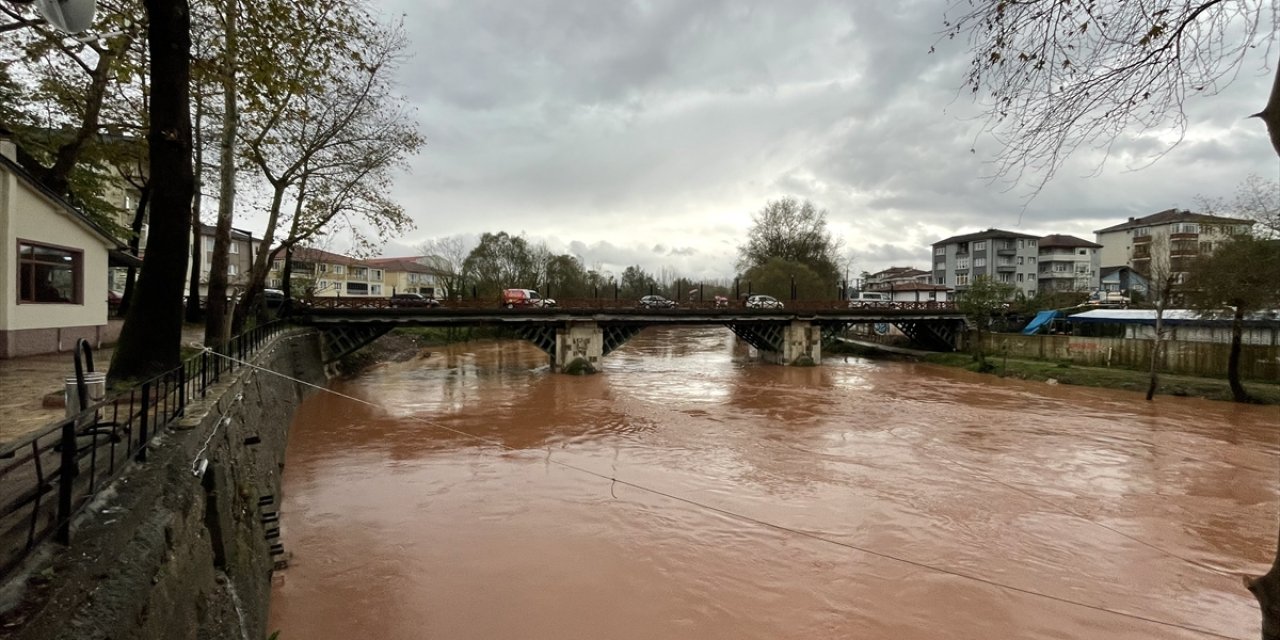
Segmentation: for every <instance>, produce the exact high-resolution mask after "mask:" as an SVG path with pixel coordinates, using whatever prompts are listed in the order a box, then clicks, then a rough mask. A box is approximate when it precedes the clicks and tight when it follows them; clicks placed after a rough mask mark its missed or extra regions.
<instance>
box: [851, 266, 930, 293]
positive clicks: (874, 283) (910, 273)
mask: <svg viewBox="0 0 1280 640" xmlns="http://www.w3.org/2000/svg"><path fill="white" fill-rule="evenodd" d="M931 280H933V276H932V274H930V273H929V272H928V271H921V270H920V269H917V268H915V267H889V268H888V269H885V270H884V271H878V272H876V273H873V274H871V275H869V276H867V278H866V279H865V280H863V282H862V288H863V289H864V290H866V291H881V290H887V289H890V288H893V286H894V285H901V284H905V283H908V282H918V283H920V284H929V283H930V281H931Z"/></svg>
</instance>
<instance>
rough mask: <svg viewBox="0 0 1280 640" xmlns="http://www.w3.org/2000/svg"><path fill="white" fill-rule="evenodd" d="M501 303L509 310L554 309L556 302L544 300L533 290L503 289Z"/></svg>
mask: <svg viewBox="0 0 1280 640" xmlns="http://www.w3.org/2000/svg"><path fill="white" fill-rule="evenodd" d="M499 303H500V304H501V305H502V306H504V307H506V308H508V309H514V308H515V307H554V306H556V301H555V300H554V299H552V298H544V297H542V296H541V295H539V294H538V292H537V291H534V290H533V289H503V290H502V299H501V300H500V301H499Z"/></svg>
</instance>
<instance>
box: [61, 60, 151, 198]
mask: <svg viewBox="0 0 1280 640" xmlns="http://www.w3.org/2000/svg"><path fill="white" fill-rule="evenodd" d="M117 42H118V43H119V44H120V48H119V49H116V48H112V47H111V46H110V45H108V47H107V50H106V51H105V52H104V53H102V54H101V55H99V56H98V63H97V64H96V65H94V67H93V73H92V74H90V82H89V91H88V93H87V94H86V97H85V110H84V120H83V121H82V122H81V123H80V128H79V129H76V132H75V135H74V136H72V138H71V140H70V141H68V142H67V143H66V144H63V145H62V146H60V147H58V151H57V154H56V156H55V158H54V161H53V166H52V167H49V170H48V171H45V172H44V173H43V175H41V176H40V182H42V183H43V184H44V185H45V186H46V187H49V188H50V189H52V190H54V191H56V192H57V193H58V194H59V195H66V193H67V191H68V185H67V177H68V176H69V175H70V174H71V170H72V169H74V168H75V167H76V162H77V161H78V160H79V159H80V152H81V151H83V150H84V147H85V145H86V144H88V142H89V139H90V138H92V137H93V136H94V135H96V134H97V133H98V120H99V118H100V116H101V115H102V101H103V98H104V97H105V96H106V94H107V86H108V84H109V82H110V81H111V80H112V77H113V74H112V73H111V67H112V66H113V65H114V64H115V61H116V59H117V58H119V57H120V53H121V52H122V51H124V50H125V49H127V48H128V47H129V43H130V39H129V38H124V39H121V40H118V41H117Z"/></svg>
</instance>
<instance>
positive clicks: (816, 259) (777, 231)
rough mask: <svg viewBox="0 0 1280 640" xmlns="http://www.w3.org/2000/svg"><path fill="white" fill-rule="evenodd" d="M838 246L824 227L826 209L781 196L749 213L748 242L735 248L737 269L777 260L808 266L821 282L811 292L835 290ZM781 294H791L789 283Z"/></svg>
mask: <svg viewBox="0 0 1280 640" xmlns="http://www.w3.org/2000/svg"><path fill="white" fill-rule="evenodd" d="M840 246H841V242H840V241H839V240H836V239H835V238H833V237H832V236H831V232H830V231H828V230H827V212H826V210H825V209H824V210H819V209H818V208H817V207H815V206H814V205H813V203H812V202H809V201H808V200H805V201H804V202H800V201H798V200H796V199H795V198H790V197H788V198H783V199H781V200H776V201H771V202H769V203H767V204H765V206H764V208H763V209H761V210H760V211H759V212H758V213H756V214H755V215H754V216H752V226H751V231H750V232H748V235H747V242H746V244H744V245H742V246H740V247H738V269H739V270H740V271H742V272H743V273H744V274H745V273H746V272H750V271H751V270H752V269H755V268H757V267H763V266H765V265H767V264H768V263H769V262H770V261H771V260H775V259H778V260H782V261H784V262H786V263H790V264H799V265H803V266H805V267H807V268H808V269H809V271H810V272H811V273H813V274H814V275H816V276H817V278H818V279H819V280H820V281H821V282H822V285H821V286H818V287H813V290H814V291H827V290H834V288H835V286H836V283H837V282H838V281H839V279H840V266H839V262H840V257H839V255H840ZM762 291H763V290H762ZM769 293H770V295H777V294H774V293H772V292H769ZM784 293H786V294H787V297H790V285H789V284H788V288H787V289H786V290H785V291H784Z"/></svg>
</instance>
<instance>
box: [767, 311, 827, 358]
mask: <svg viewBox="0 0 1280 640" xmlns="http://www.w3.org/2000/svg"><path fill="white" fill-rule="evenodd" d="M760 357H762V358H763V360H764V361H767V362H773V364H777V365H794V366H813V365H820V364H822V326H820V325H817V324H813V323H809V321H805V320H792V321H791V324H788V325H786V326H783V328H782V351H781V352H780V351H760Z"/></svg>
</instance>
